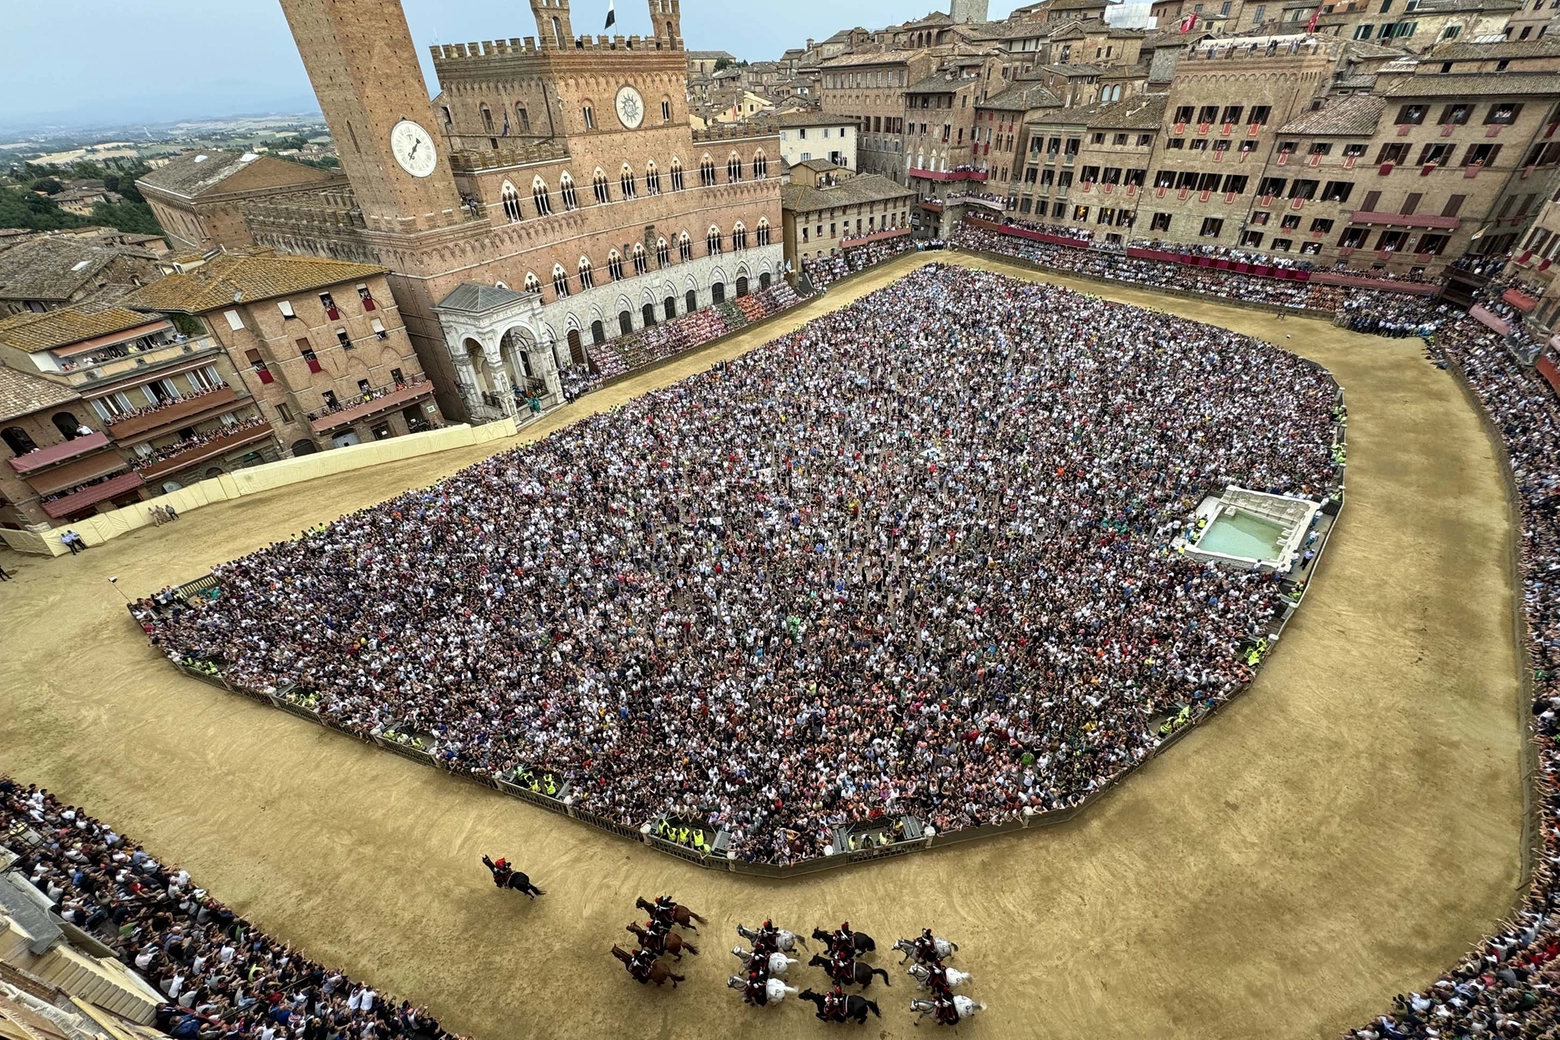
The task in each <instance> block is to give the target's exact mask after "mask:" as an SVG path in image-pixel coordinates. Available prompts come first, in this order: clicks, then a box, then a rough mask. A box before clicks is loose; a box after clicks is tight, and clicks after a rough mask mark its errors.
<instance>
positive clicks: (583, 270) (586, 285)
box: [580, 256, 596, 289]
mask: <svg viewBox="0 0 1560 1040" xmlns="http://www.w3.org/2000/svg"><path fill="white" fill-rule="evenodd" d="M595 287H596V274H595V272H594V271H593V270H592V269H591V266H590V257H588V256H582V257H580V288H581V289H594V288H595Z"/></svg>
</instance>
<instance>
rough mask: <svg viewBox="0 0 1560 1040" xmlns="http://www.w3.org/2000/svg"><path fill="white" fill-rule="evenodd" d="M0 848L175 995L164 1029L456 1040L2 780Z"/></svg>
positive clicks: (248, 1036) (65, 808) (69, 917)
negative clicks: (14, 855)
mask: <svg viewBox="0 0 1560 1040" xmlns="http://www.w3.org/2000/svg"><path fill="white" fill-rule="evenodd" d="M0 842H3V843H4V844H6V845H7V846H9V847H11V848H12V849H13V851H15V852H17V853H18V855H19V859H18V860H17V862H16V863H14V864H13V865H12V867H13V869H15V870H16V871H17V873H18V875H19V876H20V877H23V878H25V879H27V880H28V881H29V882H31V883H32V884H33V886H34V887H36V888H37V889H38V890H39V891H40V892H42V893H44V895H45V896H46V897H47V898H48V900H49V902H50V903H51V904H52V907H53V909H54V910H55V912H56V913H58V914H59V916H60V917H61V918H63V919H64V920H66V921H68V922H69V923H71V924H73V925H75V926H76V927H77V928H80V929H82V930H84V931H86V932H89V933H91V934H92V935H94V936H95V937H96V938H98V939H99V940H100V941H102V942H103V943H104V944H105V945H107V946H109V947H110V948H111V949H113V950H114V951H115V953H116V954H117V955H118V956H119V957H120V959H121V960H123V961H124V962H125V963H126V964H127V965H130V966H132V967H133V968H134V969H135V971H136V972H137V973H139V974H140V975H141V976H142V977H143V978H144V979H146V981H147V983H148V984H149V985H151V986H153V987H154V988H155V989H156V990H157V991H158V992H159V993H161V994H162V995H163V997H164V998H165V1000H164V1003H163V1004H161V1005H160V1006H159V1007H158V1008H157V1015H156V1025H157V1028H158V1029H160V1030H162V1031H163V1032H165V1033H167V1034H168V1035H170V1036H174V1037H191V1038H199V1040H327V1038H337V1040H453V1038H452V1037H451V1036H450V1034H449V1033H446V1032H445V1031H444V1030H443V1029H442V1028H440V1027H439V1024H438V1022H436V1021H434V1020H433V1019H432V1018H430V1017H428V1015H427V1013H426V1012H425V1010H424V1009H423V1008H421V1007H414V1006H413V1005H412V1003H411V1002H410V1001H401V1002H400V1003H397V1002H396V1001H395V999H394V998H393V997H390V996H388V995H384V994H380V993H378V992H376V991H375V990H374V988H373V987H372V986H370V985H368V984H366V983H362V982H357V981H354V980H353V979H350V978H348V977H347V976H346V975H344V974H342V973H341V972H339V971H332V970H330V969H328V968H325V967H322V966H321V965H318V964H316V963H314V962H313V961H311V960H309V959H308V958H307V957H305V956H303V955H302V954H301V953H299V952H298V951H297V950H294V949H293V948H292V947H291V946H289V945H287V944H285V943H281V942H278V941H276V940H275V939H272V938H270V937H269V936H267V935H266V934H265V933H263V932H261V931H260V930H259V929H257V928H255V926H254V925H252V924H250V923H249V922H248V921H247V920H245V919H244V918H242V917H240V916H239V915H238V914H235V913H234V912H233V911H232V910H230V909H229V908H228V907H226V906H224V905H222V904H221V903H219V902H218V901H217V900H216V899H215V898H213V897H212V896H211V895H210V894H208V893H207V892H206V890H205V889H203V888H201V887H200V886H199V885H197V884H196V883H195V881H194V880H193V879H192V878H191V877H190V875H189V873H188V872H187V871H184V870H180V869H179V868H178V867H177V866H174V865H171V864H163V863H159V862H158V861H157V859H156V858H155V857H154V856H152V855H151V854H150V853H149V852H147V851H146V850H145V849H144V848H142V847H141V846H140V845H137V844H135V842H133V841H131V840H130V839H128V838H126V837H124V836H123V835H121V834H118V833H116V832H115V831H114V830H113V828H111V827H109V826H107V825H105V824H103V823H101V822H99V821H98V820H95V819H93V818H92V817H91V816H89V815H87V813H86V812H85V811H84V810H82V809H80V808H78V807H76V806H73V805H64V804H62V803H61V802H59V801H58V800H57V799H56V798H55V797H54V796H53V795H51V794H50V793H49V792H48V791H46V790H42V789H40V788H38V787H36V786H28V787H23V786H22V785H20V784H19V783H17V782H16V781H14V780H12V779H10V778H9V777H6V776H3V775H0Z"/></svg>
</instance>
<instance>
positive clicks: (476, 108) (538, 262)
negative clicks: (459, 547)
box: [244, 0, 782, 420]
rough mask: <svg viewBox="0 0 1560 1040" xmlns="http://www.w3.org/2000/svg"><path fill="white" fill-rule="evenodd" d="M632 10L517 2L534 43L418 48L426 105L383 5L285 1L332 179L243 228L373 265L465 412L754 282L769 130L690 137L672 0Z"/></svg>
mask: <svg viewBox="0 0 1560 1040" xmlns="http://www.w3.org/2000/svg"><path fill="white" fill-rule="evenodd" d="M648 3H649V7H650V14H651V23H652V26H653V32H654V34H653V35H651V36H648V37H638V36H632V37H626V38H625V37H622V36H611V37H608V36H594V37H592V36H575V35H574V32H573V29H572V27H571V25H570V11H569V4H568V0H532V4H531V6H532V14H533V16H534V18H535V21H536V27H537V35H536V36H535V37H526V38H524V39H508V40H497V41H492V42H486V43H482V44H459V45H454V46H436V47H434V48H433V59H434V67H435V69H436V71H437V73H438V76H439V79H440V82H441V85H442V87H443V92H442V93H441V94H440V95H439V97H438V98H436V99H433V100H430V99H429V96H428V90H427V86H426V84H425V83H424V80H423V77H422V73H421V71H420V69H419V67H418V63H417V57H416V54H415V52H414V50H413V45H412V39H411V33H410V30H409V29H408V28H407V24H406V18H405V15H404V14H403V12H402V10H401V5H400V4H399V3H389V2H383V0H282V7H283V10H284V11H285V13H286V16H287V20H288V23H289V24H290V26H291V27H292V31H293V36H294V38H295V40H296V41H297V44H298V50H299V53H300V54H301V55H302V57H303V62H304V66H305V68H306V69H307V70H308V73H309V77H310V79H311V81H312V82H313V84H314V89H315V93H316V95H317V96H318V98H319V101H320V106H321V108H322V110H323V111H324V114H325V119H326V122H327V123H328V124H329V126H330V129H331V132H332V134H333V136H334V137H335V140H336V143H337V148H338V151H339V154H340V158H341V166H342V170H343V172H344V173H345V174H346V178H347V181H348V186H345V187H327V188H324V189H317V190H311V191H300V192H298V193H295V194H288V195H280V196H271V197H267V198H264V199H259V200H256V201H254V202H252V203H250V204H248V205H246V206H245V210H244V215H245V226H246V230H247V232H248V235H249V241H251V242H252V243H254V244H256V245H261V246H272V247H275V248H277V249H279V250H281V251H284V252H291V253H298V254H303V255H314V256H322V257H330V258H335V259H341V260H351V261H356V262H363V263H372V264H377V265H382V266H384V267H386V268H388V269H389V270H390V272H391V275H390V279H391V288H392V289H393V291H394V294H395V299H396V301H397V303H398V304H399V305H400V312H401V315H402V316H403V318H404V319H405V322H406V327H407V331H408V332H409V334H410V336H411V340H412V343H413V345H414V346H415V347H416V350H417V353H418V356H419V357H420V358H421V359H422V362H423V366H424V368H425V369H426V371H427V372H428V373H429V375H431V376H432V377H433V379H434V381H435V384H436V385H437V386H438V387H439V390H440V394H439V404H440V406H441V407H442V409H443V411H444V413H445V414H447V415H450V416H452V417H459V418H464V419H477V420H481V419H488V418H494V417H497V416H498V415H501V414H504V412H505V410H506V404H507V399H508V397H509V395H510V394H511V393H512V392H513V388H515V387H519V386H525V385H527V384H531V385H534V384H535V383H536V382H540V383H541V384H542V385H543V386H545V387H546V388H547V393H546V396H547V397H548V398H549V399H551V398H554V397H556V396H557V395H558V393H559V380H558V366H559V365H566V364H571V363H579V362H583V361H584V360H585V357H586V352H585V347H586V345H587V344H589V343H592V342H597V343H599V342H604V341H605V340H607V339H611V338H615V337H617V336H620V335H623V334H625V333H629V332H633V331H636V330H639V329H642V328H644V327H645V326H646V325H647V324H654V323H656V322H660V321H665V320H667V319H668V318H671V317H674V316H679V315H681V314H684V313H686V312H687V310H688V309H690V308H705V307H708V306H710V305H711V304H713V303H719V302H722V301H724V300H726V299H728V298H731V297H735V296H739V295H742V294H744V293H746V292H748V291H749V290H750V288H751V289H755V290H756V289H758V288H759V287H761V286H766V285H768V284H769V283H770V281H771V280H773V279H776V278H778V277H780V274H781V270H782V260H781V245H780V233H779V228H780V183H779V173H780V166H779V139H778V137H777V136H776V135H775V133H774V131H773V130H772V129H768V128H751V127H716V128H711V130H709V131H701V132H695V131H693V130H692V129H691V128H690V125H689V122H688V112H687V102H686V88H685V83H686V76H687V53H686V51H685V50H684V47H683V40H682V35H681V28H680V21H681V10H680V5H679V0H648ZM245 244H247V243H245ZM447 301H448V302H449V304H450V306H444V305H445V304H446V302H447ZM473 305H476V306H478V307H479V308H480V309H477V310H473V309H472V307H473ZM493 402H499V403H497V404H495V403H493Z"/></svg>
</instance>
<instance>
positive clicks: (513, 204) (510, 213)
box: [503, 181, 523, 224]
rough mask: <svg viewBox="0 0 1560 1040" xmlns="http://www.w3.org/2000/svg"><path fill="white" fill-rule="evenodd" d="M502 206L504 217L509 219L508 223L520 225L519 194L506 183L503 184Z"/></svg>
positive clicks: (511, 185)
mask: <svg viewBox="0 0 1560 1040" xmlns="http://www.w3.org/2000/svg"><path fill="white" fill-rule="evenodd" d="M503 204H504V216H506V217H508V218H509V222H510V223H511V224H518V223H520V218H521V216H523V214H522V213H521V212H520V193H519V192H518V191H516V190H515V186H514V185H513V184H510V183H509V182H508V181H505V182H504V194H503Z"/></svg>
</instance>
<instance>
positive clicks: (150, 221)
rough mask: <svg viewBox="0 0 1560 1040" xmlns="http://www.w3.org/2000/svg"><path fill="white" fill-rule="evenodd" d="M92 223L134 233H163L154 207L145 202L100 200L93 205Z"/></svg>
mask: <svg viewBox="0 0 1560 1040" xmlns="http://www.w3.org/2000/svg"><path fill="white" fill-rule="evenodd" d="M91 223H94V224H107V225H108V226H109V227H112V228H116V229H118V230H120V231H124V232H127V233H129V234H134V235H160V234H162V233H163V229H162V226H161V225H160V224H158V223H157V218H156V217H154V216H152V207H150V206H148V205H147V204H146V203H144V202H99V203H98V204H97V205H96V206H93V207H92V220H91Z"/></svg>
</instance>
